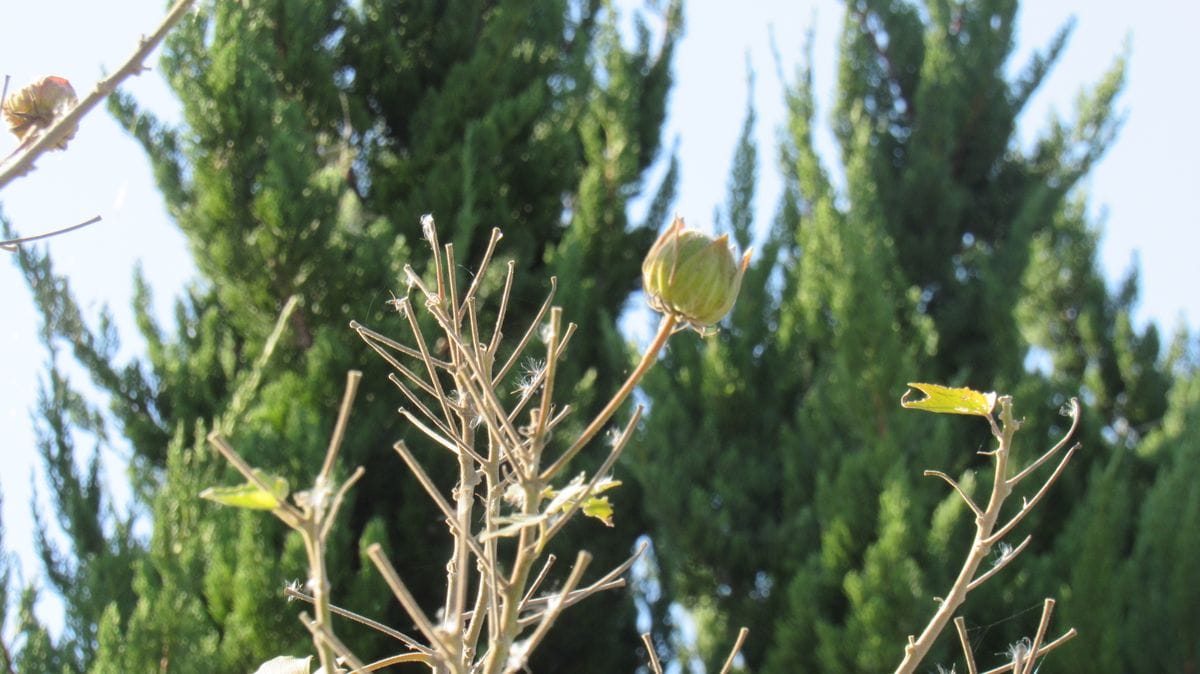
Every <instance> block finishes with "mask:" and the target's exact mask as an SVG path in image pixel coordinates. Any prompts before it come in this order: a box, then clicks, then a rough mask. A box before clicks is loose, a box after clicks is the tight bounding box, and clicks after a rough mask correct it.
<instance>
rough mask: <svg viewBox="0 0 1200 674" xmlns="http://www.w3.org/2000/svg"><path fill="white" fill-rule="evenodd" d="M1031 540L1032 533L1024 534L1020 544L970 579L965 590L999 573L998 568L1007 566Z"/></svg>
mask: <svg viewBox="0 0 1200 674" xmlns="http://www.w3.org/2000/svg"><path fill="white" fill-rule="evenodd" d="M1032 540H1033V536H1032V535H1030V536H1026V537H1025V540H1023V541H1021V543H1020V545H1018V546H1017V547H1015V548H1012V549H1011V550H1009V551H1008V552H1006V553H1005V554H1004V555H1003V556H1001V557H1000V559H999V560H997V561H996V563H995V564H994V565H992V568H990V569H988V570H987V571H985V572H983V573H982V574H981V575H980V576H979V577H978V578H976V579H975V580H973V581H971V583H970V584H969V585H967V591H968V592H970V591H972V590H974V589H975V588H977V587H979V586H980V585H983V584H984V583H986V582H987V580H988V579H989V578H991V577H992V576H994V575H996V574H997V573H1000V570H1001V569H1003V568H1004V567H1006V566H1008V564H1009V562H1011V561H1012V560H1014V559H1016V558H1017V555H1019V554H1021V551H1022V550H1024V549H1025V546H1027V545H1029V542H1030V541H1032Z"/></svg>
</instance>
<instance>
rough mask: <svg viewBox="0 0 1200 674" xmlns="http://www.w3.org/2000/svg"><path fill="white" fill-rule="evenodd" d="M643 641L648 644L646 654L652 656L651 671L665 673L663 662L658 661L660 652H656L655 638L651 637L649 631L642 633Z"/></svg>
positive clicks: (657, 673) (659, 673) (658, 673)
mask: <svg viewBox="0 0 1200 674" xmlns="http://www.w3.org/2000/svg"><path fill="white" fill-rule="evenodd" d="M642 643H644V644H646V654H647V655H648V656H649V657H650V671H651V672H653V673H654V674H663V668H662V663H661V662H659V661H658V653H655V652H654V639H652V638H651V637H650V633H649V632H646V633H645V634H643V635H642Z"/></svg>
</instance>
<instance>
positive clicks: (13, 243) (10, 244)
mask: <svg viewBox="0 0 1200 674" xmlns="http://www.w3.org/2000/svg"><path fill="white" fill-rule="evenodd" d="M97 222H100V216H99V215H96V216H93V217H92V218H90V219H88V220H85V221H83V222H81V223H79V224H77V225H71V226H70V227H63V228H62V229H56V230H54V231H51V232H45V233H42V234H34V235H33V236H23V237H20V238H17V239H9V240H7V241H0V248H3V249H4V250H7V251H12V252H16V250H17V249H18V248H19V247H20V246H21V244H23V243H30V242H33V241H40V240H41V239H49V238H50V237H52V236H58V235H60V234H66V233H67V232H73V231H75V230H77V229H83V228H84V227H87V226H88V225H94V224H96V223H97Z"/></svg>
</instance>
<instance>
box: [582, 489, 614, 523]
mask: <svg viewBox="0 0 1200 674" xmlns="http://www.w3.org/2000/svg"><path fill="white" fill-rule="evenodd" d="M580 510H582V511H583V514H584V515H587V516H588V517H595V518H596V519H598V520H600V521H601V522H604V525H605V526H609V527H611V526H612V525H613V518H612V516H613V509H612V505H611V504H609V502H608V497H607V496H601V497H600V498H594V497H593V498H589V499H588V500H586V501H584V502H583V506H582V507H581V508H580Z"/></svg>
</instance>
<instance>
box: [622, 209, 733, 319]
mask: <svg viewBox="0 0 1200 674" xmlns="http://www.w3.org/2000/svg"><path fill="white" fill-rule="evenodd" d="M749 263H750V253H746V255H745V256H744V257H742V260H741V263H739V262H738V261H737V259H736V258H735V257H734V254H733V250H732V249H731V248H730V246H729V236H728V235H722V236H719V237H717V238H713V237H711V236H708V235H707V234H704V233H702V232H699V231H697V230H694V229H685V228H684V225H683V218H680V217H676V218H675V221H674V222H672V223H671V226H670V227H668V228H667V231H665V232H663V234H662V236H660V237H658V241H655V242H654V246H653V247H652V248H651V249H650V252H649V253H647V254H646V259H645V261H644V262H642V283H643V284H644V285H645V289H646V295H647V296H648V297H649V302H650V306H651V307H653V308H654V310H655V311H661V312H663V313H666V314H672V315H674V316H675V317H677V318H679V319H680V320H682V321H686V322H687V323H690V324H691V325H692V326H693V327H695V328H698V329H701V330H703V329H704V328H707V327H710V326H712V325H715V324H716V323H718V322H719V321H720V320H721V319H722V318H724V317H725V315H726V314H728V313H729V310H730V309H732V308H733V303H734V301H735V300H736V299H737V294H738V289H739V288H741V285H742V275H743V274H744V273H745V272H746V265H748V264H749Z"/></svg>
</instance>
